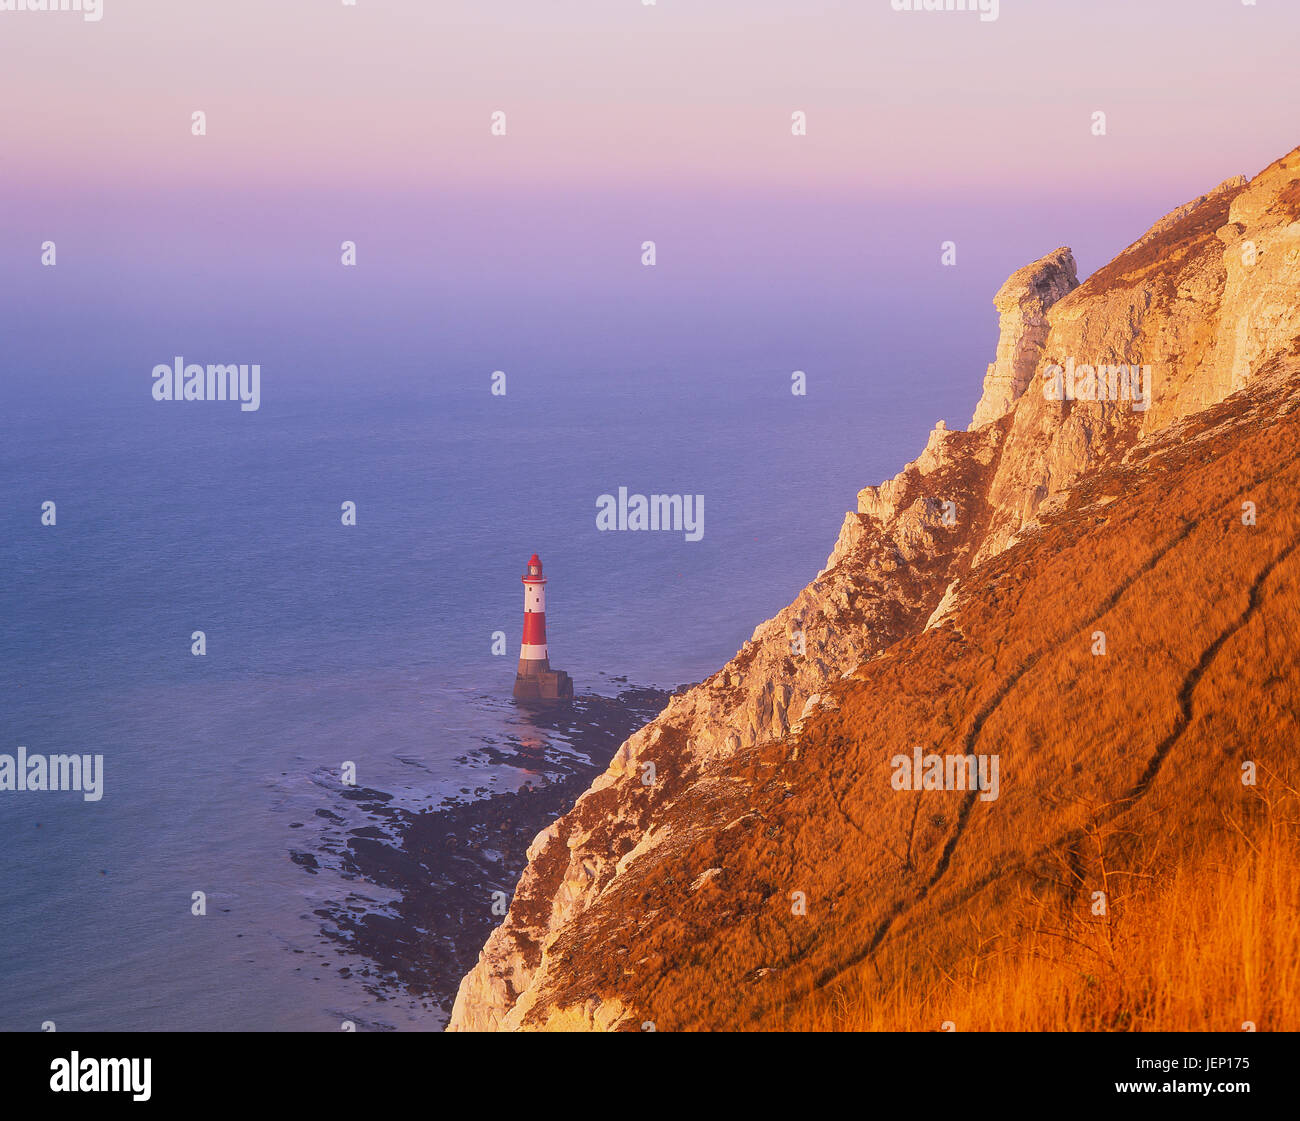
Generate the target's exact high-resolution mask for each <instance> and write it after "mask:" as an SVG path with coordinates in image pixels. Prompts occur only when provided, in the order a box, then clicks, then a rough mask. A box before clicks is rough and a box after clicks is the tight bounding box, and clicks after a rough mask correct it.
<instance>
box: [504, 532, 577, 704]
mask: <svg viewBox="0 0 1300 1121" xmlns="http://www.w3.org/2000/svg"><path fill="white" fill-rule="evenodd" d="M522 579H523V582H524V641H523V644H522V645H521V646H520V648H519V672H518V673H516V674H515V700H517V701H524V702H532V703H542V704H552V703H556V702H560V701H571V700H573V681H572V679H571V678H570V677H569V675H568V674H567V673H565V672H564V671H563V670H553V669H551V662H550V659H549V658H548V657H547V656H546V577H545V576H543V575H542V562H541V560H540V559H539V558H538V556H537V554H536V553H534V554H533V555H532V556H531V557H529V558H528V564H527V565H526V566H525V568H524V574H523V577H522Z"/></svg>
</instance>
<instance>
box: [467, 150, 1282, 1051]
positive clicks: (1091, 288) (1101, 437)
mask: <svg viewBox="0 0 1300 1121" xmlns="http://www.w3.org/2000/svg"><path fill="white" fill-rule="evenodd" d="M1298 217H1300V150H1298V152H1293V153H1291V154H1290V155H1289V156H1287V157H1285V158H1284V159H1282V160H1279V161H1278V162H1277V163H1275V164H1274V165H1272V166H1271V167H1270V168H1268V169H1266V170H1265V171H1264V172H1263V173H1261V175H1260V176H1258V177H1256V179H1255V180H1253V181H1251V182H1250V183H1249V184H1246V183H1245V182H1244V181H1242V180H1230V181H1228V182H1227V183H1224V184H1222V185H1220V187H1218V188H1216V189H1215V190H1214V191H1212V192H1210V193H1209V194H1207V195H1205V196H1203V197H1202V198H1199V199H1197V200H1195V201H1194V202H1192V203H1189V204H1187V205H1186V206H1184V207H1180V208H1179V209H1178V210H1176V211H1174V212H1173V213H1171V214H1170V215H1168V216H1166V217H1165V218H1164V219H1162V220H1161V221H1160V222H1158V223H1157V224H1156V225H1155V226H1153V227H1152V229H1151V230H1150V231H1149V232H1148V233H1147V234H1146V235H1144V237H1143V238H1141V239H1140V240H1139V241H1137V242H1135V243H1134V244H1133V245H1132V246H1130V247H1129V248H1128V249H1126V250H1125V251H1124V252H1123V253H1122V254H1120V255H1119V256H1118V257H1117V258H1116V259H1115V260H1114V261H1113V262H1111V263H1110V264H1109V265H1107V266H1105V267H1104V268H1103V269H1101V270H1099V271H1098V272H1097V273H1096V274H1094V275H1093V276H1092V277H1090V278H1089V279H1088V280H1087V281H1086V282H1085V283H1084V284H1082V285H1078V284H1077V281H1076V277H1075V266H1074V260H1073V256H1072V254H1071V253H1070V251H1069V250H1068V249H1058V250H1056V251H1054V252H1053V253H1051V254H1048V255H1047V256H1046V257H1044V258H1042V259H1041V260H1039V261H1037V262H1035V263H1034V264H1032V265H1029V266H1026V267H1025V268H1024V269H1021V270H1019V271H1018V272H1017V273H1015V274H1014V275H1013V276H1012V277H1011V278H1010V279H1009V280H1008V281H1007V283H1006V284H1005V285H1003V287H1002V289H1001V290H1000V291H999V293H998V296H997V299H996V301H995V303H996V306H997V308H998V311H999V315H1000V317H1001V328H1002V333H1001V338H1000V340H999V343H998V349H997V355H996V357H995V360H994V362H993V364H992V365H991V366H990V367H989V369H988V373H987V376H986V378H985V381H984V393H983V396H982V397H981V400H980V403H979V406H978V408H977V409H976V412H975V417H974V420H973V422H972V426H971V429H970V430H969V431H966V432H960V431H952V430H949V429H947V428H946V427H945V426H944V425H943V423H942V422H940V423H939V424H938V425H937V426H936V427H935V429H934V431H933V432H931V434H930V437H929V440H928V441H927V443H926V447H925V449H924V451H923V452H922V454H921V455H920V456H918V458H917V459H916V460H915V461H913V462H912V463H910V464H908V465H907V466H906V467H905V468H904V470H903V471H902V472H900V473H899V474H898V475H897V476H896V477H895V478H894V479H892V480H889V481H888V482H885V483H882V484H881V485H880V486H877V487H867V488H865V489H864V490H863V491H862V492H860V494H859V495H858V502H857V508H856V510H855V511H853V512H850V513H849V514H847V515H846V517H845V520H844V523H843V525H842V527H841V530H840V534H839V538H838V540H837V541H836V543H835V546H834V549H833V551H832V553H831V555H830V557H829V558H828V561H827V566H826V568H825V569H823V571H822V572H820V573H819V574H818V575H817V577H816V578H815V579H814V580H813V581H812V582H811V583H810V584H809V585H808V586H807V587H806V588H804V589H803V590H802V591H801V592H800V593H799V595H798V596H797V597H796V598H795V600H794V602H793V603H791V604H790V605H789V607H787V608H786V609H785V610H783V611H782V612H780V613H779V614H778V615H776V616H775V617H774V618H772V619H769V620H768V621H767V622H765V623H763V624H761V625H760V626H759V627H757V628H756V629H755V631H754V633H753V635H752V636H751V638H750V639H749V641H747V642H746V643H745V644H744V645H743V646H742V647H741V649H740V650H739V651H738V653H737V654H736V656H735V657H734V658H733V659H732V660H731V661H730V662H728V663H727V665H726V666H724V667H723V668H722V669H721V670H720V671H719V672H718V673H716V674H715V675H713V676H712V677H710V678H709V679H708V680H706V681H704V682H703V683H701V684H700V685H698V686H696V687H695V688H693V689H691V690H689V691H687V692H685V693H683V694H681V695H679V696H677V697H674V698H673V699H672V701H671V702H670V703H669V704H668V706H667V707H666V708H665V710H664V711H663V712H662V713H661V714H660V716H659V717H657V718H656V719H655V720H654V721H652V722H651V723H650V724H649V725H647V726H646V727H645V728H643V729H642V730H640V731H639V732H637V733H636V734H635V735H633V736H631V737H630V738H629V739H628V740H627V741H626V742H625V743H624V744H623V746H622V747H621V748H620V750H619V752H618V753H617V755H616V756H615V758H614V760H613V761H612V763H611V764H610V766H609V769H608V770H607V771H606V772H605V773H604V774H603V775H602V776H601V777H600V778H598V779H597V780H596V782H595V783H593V784H592V786H591V788H590V789H589V790H588V791H587V792H586V793H585V794H584V795H583V796H582V797H581V798H580V799H579V800H578V802H577V804H576V805H575V806H574V808H573V810H572V811H570V812H569V813H568V814H566V815H565V816H564V817H562V818H560V819H559V820H558V821H556V822H555V823H554V824H553V825H551V826H550V827H549V828H548V829H546V830H545V831H544V832H542V833H541V834H539V835H538V837H537V838H536V840H535V841H534V842H533V845H532V846H531V848H530V849H529V853H528V856H529V865H528V867H527V869H526V870H525V872H524V874H523V876H522V877H521V880H520V883H519V886H518V888H517V890H516V893H515V896H514V899H513V901H512V903H511V907H510V911H509V914H508V915H507V917H506V919H505V921H504V922H503V923H502V924H501V926H499V927H498V928H497V929H496V930H495V931H494V932H493V933H492V935H491V937H490V938H489V940H488V943H487V945H486V946H485V947H484V949H483V952H482V953H481V954H480V957H479V961H478V963H477V965H476V966H475V968H474V969H473V970H472V971H471V972H470V973H469V974H468V975H467V976H466V977H465V979H464V981H463V982H462V984H461V987H460V991H459V993H458V995H457V998H456V1002H455V1007H454V1009H453V1013H452V1020H451V1024H450V1027H451V1029H452V1030H480V1029H497V1028H505V1029H515V1028H524V1027H565V1028H575V1027H579V1028H599V1029H607V1028H613V1027H618V1026H621V1025H625V1024H627V1023H629V1022H630V1023H635V1022H636V1017H637V1014H638V1013H637V1011H636V1009H634V1008H631V1007H629V1006H627V1005H626V1003H625V1002H624V1001H623V1000H622V999H621V998H620V996H619V991H618V990H619V986H618V982H617V977H613V978H609V977H607V978H606V979H605V981H604V982H602V984H601V985H600V986H598V991H595V992H593V993H592V994H591V995H590V997H589V998H585V999H583V1000H578V1001H576V1002H575V1001H574V1000H573V999H568V998H566V999H565V1000H562V1001H561V1000H558V999H556V998H555V997H554V994H555V993H556V992H557V991H558V989H559V987H560V986H561V984H562V983H565V984H568V986H569V988H570V989H571V988H572V982H573V978H572V976H571V975H570V973H571V971H570V968H569V964H570V963H569V961H568V959H567V955H568V954H570V953H572V952H574V951H573V947H572V939H571V938H570V937H569V935H570V934H571V932H572V931H574V930H575V929H577V925H578V921H579V919H580V918H581V916H582V915H583V914H584V912H586V911H587V910H588V909H589V908H591V906H592V905H593V903H594V902H595V901H597V900H602V901H603V902H604V903H606V904H607V903H608V901H609V900H610V899H613V898H618V899H619V900H625V901H626V903H625V905H626V906H627V907H628V908H629V919H628V921H629V922H648V921H650V920H651V918H653V916H645V915H637V914H636V913H635V911H636V907H637V903H636V885H637V883H638V877H639V876H640V875H641V874H642V870H643V869H644V868H646V867H647V866H650V865H652V864H658V865H662V864H663V862H664V861H666V860H671V859H672V858H673V854H674V853H678V852H682V851H686V850H687V849H689V847H690V846H692V845H694V844H697V843H699V841H700V840H701V838H705V837H709V836H714V835H716V834H717V833H718V832H719V831H723V830H726V829H731V828H735V827H740V825H741V820H738V819H734V818H733V817H732V816H731V815H732V810H730V809H728V803H727V801H726V799H725V798H724V797H723V796H722V791H721V790H720V789H719V786H718V783H719V780H718V778H717V777H716V774H717V771H718V767H719V763H720V762H721V761H723V760H727V759H729V758H731V757H732V756H734V755H736V753H737V752H740V751H742V749H749V748H752V747H754V746H755V745H764V744H779V745H780V746H781V747H782V749H784V747H785V746H786V745H787V744H789V745H793V747H792V749H793V750H794V751H796V752H797V750H798V747H797V734H798V730H799V728H800V727H801V722H802V721H803V720H805V719H807V718H809V717H810V716H811V715H812V714H814V713H815V712H817V711H818V709H819V708H820V707H821V706H822V705H824V704H827V703H832V702H831V701H830V700H829V698H828V697H827V686H828V684H829V683H833V682H835V681H836V680H838V679H839V678H840V677H843V676H846V675H848V674H851V673H853V671H854V670H855V669H857V667H859V666H860V665H861V664H862V663H863V662H866V661H869V660H872V659H876V658H878V657H880V656H881V655H882V654H883V653H884V652H886V651H888V650H889V649H890V648H891V647H892V646H893V645H894V644H895V643H898V642H899V640H900V639H904V638H906V637H908V636H914V635H919V634H922V633H923V632H924V631H926V630H927V629H930V630H935V629H939V628H942V627H943V626H944V625H945V623H946V622H948V621H949V620H950V619H951V617H952V616H953V614H954V612H955V611H956V610H957V609H958V607H959V605H960V603H961V602H962V599H963V596H964V595H965V594H966V589H967V588H976V587H979V584H980V579H981V573H980V572H979V571H978V569H979V566H980V565H982V564H984V563H985V562H986V561H988V560H989V559H990V558H993V557H996V556H997V555H998V554H1000V553H1002V552H1004V551H1005V550H1006V549H1008V548H1009V547H1010V546H1012V545H1014V544H1015V543H1016V542H1017V541H1018V540H1020V539H1021V538H1022V537H1023V536H1024V535H1026V534H1031V533H1034V532H1036V530H1037V528H1038V526H1039V519H1041V518H1042V517H1043V516H1045V515H1046V514H1047V513H1048V512H1049V511H1051V510H1052V509H1054V508H1055V506H1056V505H1059V503H1060V501H1061V500H1062V499H1063V496H1064V495H1065V494H1066V493H1067V492H1068V491H1069V489H1070V488H1071V487H1072V486H1074V485H1075V484H1076V483H1078V482H1079V480H1080V479H1081V478H1083V477H1084V476H1085V475H1088V474H1090V473H1095V472H1097V471H1098V470H1100V469H1101V468H1102V467H1104V466H1106V465H1114V464H1119V463H1121V462H1123V461H1124V459H1125V457H1126V456H1127V455H1128V454H1129V453H1130V452H1131V451H1132V450H1133V449H1134V448H1135V447H1136V446H1137V445H1138V443H1139V441H1141V440H1143V439H1144V437H1150V436H1152V434H1155V433H1161V432H1164V431H1165V430H1167V429H1168V428H1169V426H1170V425H1171V424H1173V423H1174V422H1176V421H1178V420H1179V418H1182V417H1187V416H1189V415H1190V414H1192V413H1194V412H1196V411H1197V410H1200V409H1204V408H1205V407H1207V406H1208V405H1210V404H1213V403H1215V402H1217V401H1221V400H1223V398H1224V397H1225V396H1227V395H1228V394H1229V393H1231V392H1232V391H1233V390H1234V388H1236V387H1239V386H1241V385H1243V384H1246V383H1248V382H1249V381H1250V379H1251V378H1252V377H1253V376H1255V375H1256V374H1257V373H1258V371H1259V370H1261V369H1262V368H1263V367H1264V366H1265V365H1266V364H1267V363H1268V362H1269V361H1271V360H1273V359H1275V358H1277V356H1279V355H1282V354H1285V353H1287V352H1288V351H1291V350H1294V349H1295V348H1296V346H1297V342H1296V339H1297V335H1300V310H1298V308H1297V300H1296V292H1297V288H1296V281H1297V279H1298V278H1300V238H1298V237H1297V232H1298V231H1297V218H1298ZM1067 359H1069V360H1072V361H1073V363H1076V364H1089V365H1116V366H1118V365H1121V364H1122V365H1129V364H1135V365H1149V366H1150V367H1151V369H1152V375H1153V376H1152V394H1151V399H1150V403H1149V407H1147V408H1146V409H1135V408H1134V402H1133V401H1131V400H1054V399H1052V398H1051V397H1050V395H1048V394H1046V393H1044V392H1041V391H1040V387H1039V385H1038V384H1037V383H1038V382H1039V381H1040V380H1041V378H1040V375H1041V373H1042V371H1043V370H1044V369H1045V368H1047V367H1050V366H1051V365H1053V364H1064V363H1065V362H1066V361H1067ZM706 872H707V870H706ZM697 879H698V880H699V885H698V890H699V891H708V890H712V888H711V886H710V885H711V884H712V882H713V879H714V878H713V877H710V876H706V875H704V874H703V873H701V875H700V876H699V877H697ZM662 918H663V917H662V916H660V919H661V920H662ZM633 964H634V965H635V966H636V967H637V968H639V969H641V970H642V971H644V970H647V969H650V970H652V969H653V968H654V967H655V962H654V961H653V960H644V961H639V962H636V963H629V966H631V965H633Z"/></svg>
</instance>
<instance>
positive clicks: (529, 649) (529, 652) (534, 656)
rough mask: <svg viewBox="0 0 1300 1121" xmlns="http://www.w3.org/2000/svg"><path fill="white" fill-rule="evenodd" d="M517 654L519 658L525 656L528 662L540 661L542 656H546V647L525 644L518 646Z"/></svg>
mask: <svg viewBox="0 0 1300 1121" xmlns="http://www.w3.org/2000/svg"><path fill="white" fill-rule="evenodd" d="M519 656H520V657H521V658H526V659H527V660H528V661H530V662H540V661H541V660H542V659H543V658H545V657H546V647H545V646H527V645H525V646H520V647H519Z"/></svg>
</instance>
